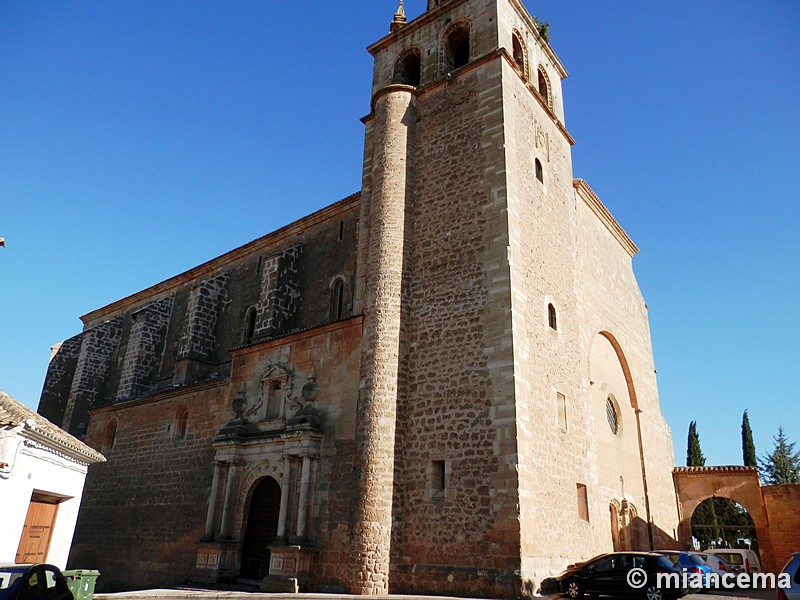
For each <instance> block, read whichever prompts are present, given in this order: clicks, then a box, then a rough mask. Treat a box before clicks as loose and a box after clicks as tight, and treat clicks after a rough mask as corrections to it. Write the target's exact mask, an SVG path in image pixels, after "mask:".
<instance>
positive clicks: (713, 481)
mask: <svg viewBox="0 0 800 600" xmlns="http://www.w3.org/2000/svg"><path fill="white" fill-rule="evenodd" d="M672 477H673V480H674V481H675V491H676V492H677V494H678V508H679V514H680V524H679V525H678V541H679V542H680V543H681V544H682V545H683V546H684V547H689V545H690V544H691V542H692V515H693V514H694V511H695V509H696V508H697V507H698V506H699V505H700V503H702V502H703V501H705V500H708V499H709V498H728V499H729V500H733V501H734V502H738V503H739V504H741V505H742V506H743V507H744V509H745V510H746V511H747V512H748V513H749V514H750V518H751V519H753V525H755V529H756V537H757V538H758V543H759V549H760V554H761V566H762V568H763V569H764V570H767V571H770V570H774V569H775V566H774V565H773V562H774V561H773V557H772V552H771V547H772V544H771V539H770V532H769V521H768V519H767V512H766V509H765V507H764V498H763V496H762V493H761V483H760V481H759V477H758V469H756V468H755V467H739V466H726V467H676V468H675V469H674V470H673V472H672Z"/></svg>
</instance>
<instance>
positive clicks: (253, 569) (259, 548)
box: [239, 477, 281, 579]
mask: <svg viewBox="0 0 800 600" xmlns="http://www.w3.org/2000/svg"><path fill="white" fill-rule="evenodd" d="M280 506H281V486H280V485H279V484H278V482H277V481H275V480H274V479H273V478H272V477H265V478H264V479H262V480H261V481H259V482H258V483H257V484H256V485H255V487H254V488H253V493H252V494H251V495H250V506H249V508H248V509H247V528H246V529H245V533H244V542H243V543H242V569H241V571H240V573H239V576H240V577H242V578H243V579H263V578H264V577H265V576H266V575H268V574H269V558H270V550H269V545H270V544H271V543H272V542H273V541H274V540H275V537H276V536H277V535H278V513H279V511H280Z"/></svg>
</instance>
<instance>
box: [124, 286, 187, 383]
mask: <svg viewBox="0 0 800 600" xmlns="http://www.w3.org/2000/svg"><path fill="white" fill-rule="evenodd" d="M172 304H173V297H172V296H168V297H166V298H163V299H161V300H158V301H156V302H152V303H150V304H147V305H145V306H143V307H142V308H139V309H137V310H136V311H134V312H133V313H132V314H131V326H130V333H129V334H128V339H127V344H126V347H125V355H124V358H123V360H122V368H121V372H120V382H119V387H118V388H117V394H116V396H117V398H119V399H126V398H131V397H134V396H140V395H142V394H143V393H146V392H148V391H150V390H151V389H152V388H155V387H156V375H157V373H158V368H159V366H160V365H161V355H162V353H163V352H164V337H165V334H166V330H167V326H168V325H169V321H170V317H171V316H172Z"/></svg>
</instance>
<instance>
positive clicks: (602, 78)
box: [0, 0, 800, 464]
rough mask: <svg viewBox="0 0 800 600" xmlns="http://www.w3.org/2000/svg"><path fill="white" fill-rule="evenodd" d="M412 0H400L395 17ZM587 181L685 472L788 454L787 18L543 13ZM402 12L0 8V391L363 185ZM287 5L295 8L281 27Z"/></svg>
mask: <svg viewBox="0 0 800 600" xmlns="http://www.w3.org/2000/svg"><path fill="white" fill-rule="evenodd" d="M424 5H425V0H407V2H406V9H407V12H408V14H409V16H410V17H415V16H417V15H419V14H420V13H421V12H422V11H423V10H424ZM526 5H527V7H528V9H529V10H530V11H531V13H532V14H534V15H536V16H537V17H539V18H540V19H541V20H543V21H548V22H549V23H550V32H551V45H552V46H553V48H554V49H555V51H556V53H557V54H558V55H559V56H560V58H561V59H562V61H563V62H564V64H565V66H566V68H567V70H568V71H569V73H570V76H569V78H568V79H567V80H566V81H565V82H564V96H565V105H566V119H565V120H566V126H567V129H568V130H569V131H570V133H571V134H572V136H573V137H574V138H575V139H576V141H577V144H576V146H575V147H574V150H573V159H574V172H575V176H576V177H581V178H584V179H586V180H587V181H588V182H589V184H590V185H591V186H592V187H593V189H594V190H595V191H596V192H597V193H598V195H599V196H600V198H601V199H602V200H603V202H604V203H605V204H606V205H607V206H608V207H609V209H610V210H611V211H612V213H613V214H614V215H615V217H616V218H617V220H618V221H619V222H620V223H621V224H622V226H623V227H624V228H625V229H626V231H627V232H628V233H629V235H630V236H631V237H632V238H633V239H634V241H635V242H636V243H637V245H639V247H640V248H641V252H640V254H638V255H637V256H636V257H635V259H634V268H635V270H636V273H637V276H638V278H639V283H640V287H641V288H642V292H643V294H644V296H645V298H646V300H647V302H648V305H649V307H650V324H651V330H652V335H653V348H654V354H655V360H656V366H657V369H658V382H659V392H660V400H661V406H662V410H663V413H664V414H665V416H666V417H667V420H668V422H669V424H670V426H671V427H672V430H673V437H674V441H675V451H676V456H677V460H678V463H679V464H683V461H684V459H685V446H686V433H687V429H688V423H689V421H690V420H691V419H696V420H697V422H698V428H699V431H700V437H701V443H702V448H703V451H704V453H705V455H706V457H707V458H708V463H709V464H737V463H740V461H741V450H740V448H741V446H740V430H739V427H740V422H741V415H742V411H743V410H744V409H745V408H748V409H749V411H750V420H751V424H752V426H753V429H754V433H755V442H756V449H757V452H758V453H759V455H762V454H764V453H765V452H766V451H767V450H770V449H771V447H772V436H773V435H774V434H775V433H776V432H777V429H778V426H779V425H781V424H783V426H784V428H785V430H786V433H787V435H788V436H789V438H790V439H791V440H796V441H799V442H800V416H798V415H800V411H798V400H800V398H798V395H799V394H798V391H797V390H798V388H797V386H796V384H795V382H794V379H793V377H794V376H796V374H797V373H798V364H799V363H800V350H798V347H799V346H798V341H799V340H800V317H798V308H799V307H800V268H799V267H800V258H798V255H799V254H800V252H799V250H800V241H799V240H800V235H798V234H799V233H800V232H798V229H800V227H799V226H800V208H799V207H800V117H798V107H800V66H798V62H800V35H798V34H797V31H798V30H800V3H798V2H797V1H796V0H763V1H760V2H757V3H756V2H752V1H749V0H748V1H743V0H724V1H723V0H709V1H705V2H703V1H700V2H698V1H697V0H692V1H688V0H670V1H669V2H666V1H663V0H662V1H654V2H632V1H630V2H621V1H614V2H612V1H610V0H542V1H540V2H533V1H531V0H529V1H528V2H526ZM395 8H396V0H349V1H348V2H327V1H326V2H321V1H313V2H305V3H298V2H278V1H277V0H262V1H260V2H254V1H250V0H242V1H240V2H209V1H205V0H194V1H188V0H184V1H174V0H170V1H164V0H159V1H153V0H150V1H148V0H137V1H136V2H131V1H127V0H119V1H115V2H100V1H92V0H82V1H80V2H76V1H71V0H66V1H63V0H59V1H53V0H50V1H47V0H43V1H39V2H30V1H28V0H4V2H2V3H0V236H4V237H5V238H6V241H7V247H6V248H5V249H2V248H0V289H1V290H2V293H1V294H0V388H1V389H5V390H6V391H7V392H9V393H10V394H11V395H13V396H15V397H16V398H18V399H20V400H21V401H23V402H24V403H25V404H27V405H29V406H32V407H35V406H36V404H37V403H38V398H39V394H40V391H41V385H42V382H43V379H44V375H45V372H46V368H47V361H48V358H49V348H50V346H51V345H52V344H53V343H55V342H57V341H59V340H62V339H65V338H67V337H70V336H72V335H75V334H76V333H78V332H79V331H80V330H81V322H80V321H79V316H80V315H82V314H85V313H87V312H89V311H91V310H93V309H95V308H98V307H100V306H103V305H105V304H107V303H109V302H112V301H114V300H116V299H118V298H121V297H124V296H126V295H128V294H130V293H133V292H135V291H137V290H139V289H142V288H144V287H146V286H148V285H151V284H153V283H157V282H158V281H161V280H163V279H165V278H168V277H170V276H172V275H175V274H177V273H180V272H182V271H184V270H186V269H188V268H190V267H192V266H195V265H197V264H199V263H201V262H203V261H205V260H208V259H210V258H213V257H215V256H217V255H219V254H221V253H223V252H225V251H227V250H230V249H232V248H235V247H237V246H239V245H241V244H243V243H245V242H247V241H250V240H251V239H254V238H256V237H259V236H261V235H263V234H265V233H267V232H269V231H271V230H273V229H275V228H277V227H280V226H281V225H284V224H286V223H288V222H290V221H293V220H295V219H297V218H299V217H301V216H303V215H305V214H307V213H309V212H311V211H313V210H316V209H318V208H320V207H322V206H324V205H327V204H330V203H331V202H333V201H335V200H337V199H339V198H342V197H344V196H347V195H349V194H351V193H352V192H354V191H357V190H358V189H359V188H360V185H361V182H360V177H361V158H362V143H363V126H362V124H361V123H360V122H359V118H360V117H362V116H363V115H365V114H366V113H367V112H368V110H369V93H370V78H371V59H370V56H369V54H368V53H367V52H366V51H365V49H364V48H365V47H366V46H367V45H368V44H369V43H371V42H373V41H375V40H376V39H378V38H379V37H381V36H383V35H384V34H385V33H386V32H387V30H388V24H389V21H390V20H391V15H392V14H393V12H394V10H395ZM300 11H302V14H301V12H300Z"/></svg>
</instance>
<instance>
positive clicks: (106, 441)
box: [101, 419, 119, 452]
mask: <svg viewBox="0 0 800 600" xmlns="http://www.w3.org/2000/svg"><path fill="white" fill-rule="evenodd" d="M118 425H119V421H117V420H116V419H111V421H109V422H108V425H106V432H105V435H104V436H103V447H102V450H101V451H102V452H110V451H111V450H112V449H113V448H114V442H116V441H117V426H118Z"/></svg>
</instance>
